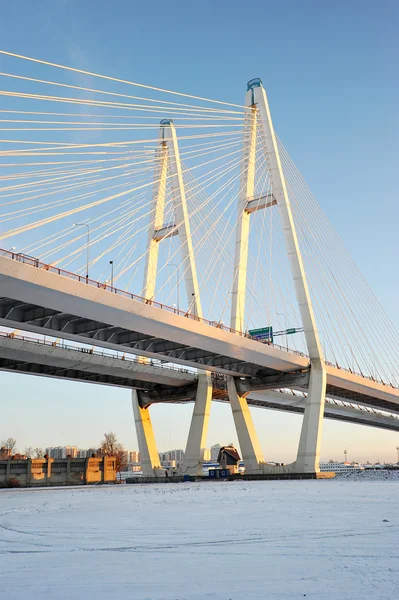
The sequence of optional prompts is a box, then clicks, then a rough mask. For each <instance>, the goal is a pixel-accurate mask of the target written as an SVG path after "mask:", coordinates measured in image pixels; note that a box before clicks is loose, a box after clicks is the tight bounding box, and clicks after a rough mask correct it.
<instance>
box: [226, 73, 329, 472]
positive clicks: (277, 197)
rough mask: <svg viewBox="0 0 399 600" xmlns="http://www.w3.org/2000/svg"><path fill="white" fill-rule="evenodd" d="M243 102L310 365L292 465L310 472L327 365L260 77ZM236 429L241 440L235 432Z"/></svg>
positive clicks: (240, 241)
mask: <svg viewBox="0 0 399 600" xmlns="http://www.w3.org/2000/svg"><path fill="white" fill-rule="evenodd" d="M246 106H249V107H251V111H254V112H256V113H257V115H258V116H257V120H258V122H259V125H260V127H261V129H262V133H263V137H264V141H265V148H264V150H265V155H266V160H267V164H268V168H269V174H270V180H271V183H272V190H273V193H272V195H271V196H270V198H269V200H268V199H266V198H265V199H263V200H264V201H262V202H259V200H261V199H257V200H258V203H257V205H256V206H257V208H258V209H259V208H265V207H267V206H272V205H274V204H277V207H278V210H279V214H280V218H281V222H282V228H283V233H284V239H285V245H286V249H287V254H288V258H289V263H290V268H291V274H292V278H293V282H294V289H295V294H296V298H297V301H298V306H299V311H300V314H301V318H302V324H303V328H304V333H305V339H306V344H307V347H308V352H309V356H310V364H311V371H310V382H309V389H308V397H307V400H306V405H305V413H304V418H303V424H302V430H301V436H300V441H299V447H298V454H297V460H296V462H295V463H294V464H293V465H292V466H291V467H292V469H293V470H295V471H297V472H301V473H307V472H309V473H312V472H317V471H319V456H320V442H321V430H322V423H323V415H324V403H325V392H326V368H325V363H324V357H323V351H322V347H321V343H320V339H319V334H318V331H317V327H316V321H315V317H314V312H313V307H312V301H311V297H310V293H309V288H308V285H307V281H306V273H305V268H304V265H303V260H302V256H301V251H300V248H299V243H298V238H297V234H296V228H295V223H294V219H293V215H292V210H291V204H290V199H289V196H288V192H287V187H286V184H285V178H284V173H283V169H282V166H281V161H280V155H279V150H278V146H277V141H276V136H275V133H274V128H273V122H272V118H271V114H270V109H269V105H268V101H267V96H266V92H265V89H264V88H263V85H262V82H261V80H260V79H253V80H251V81H250V82H249V83H248V86H247V95H246ZM251 114H252V112H251ZM255 127H256V117H252V119H247V131H246V136H245V144H246V145H245V148H244V165H243V171H242V181H241V196H240V198H239V219H238V225H237V237H236V253H235V261H236V262H235V268H234V277H235V280H234V286H233V303H232V319H231V323H232V327H234V328H235V329H239V330H240V331H243V329H244V320H243V319H244V308H245V287H246V269H247V262H248V235H249V215H250V212H251V210H252V204H251V203H253V200H251V198H250V197H249V196H248V195H247V196H245V193H247V194H248V190H249V191H251V190H253V189H254V181H253V177H254V174H253V171H252V168H251V165H252V163H253V162H254V160H255V152H254V153H252V147H253V144H254V142H253V136H254V135H256V131H255ZM255 143H256V141H255ZM248 179H250V181H248ZM252 193H253V192H252ZM235 292H236V293H235ZM230 388H231V384H230ZM230 388H229V396H230V402H231V401H232V398H234V396H236V395H234V394H230ZM235 403H236V406H235V408H234V409H235V410H238V409H239V407H238V404H237V401H236V402H235ZM241 421H242V422H244V420H243V419H241ZM241 427H245V423H244V424H241ZM237 433H238V435H239V439H240V434H239V432H238V430H237ZM248 435H249V437H250V438H251V437H252V438H254V435H255V436H256V434H254V430H253V431H252V433H251V431H249V433H248V431H246V432H241V437H244V438H247V437H248ZM240 443H241V442H240ZM257 446H258V441H257V438H256V439H255V438H254V443H253V448H254V455H256V452H255V449H256V447H257ZM244 460H245V458H244Z"/></svg>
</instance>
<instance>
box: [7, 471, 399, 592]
mask: <svg viewBox="0 0 399 600" xmlns="http://www.w3.org/2000/svg"><path fill="white" fill-rule="evenodd" d="M398 492H399V480H381V481H370V480H357V479H355V480H347V479H345V480H342V479H336V480H332V481H262V482H255V481H254V482H249V481H237V482H206V483H184V484H182V483H180V484H174V483H169V484H164V485H160V484H152V485H124V486H123V485H121V486H110V487H97V486H96V487H85V488H70V489H52V490H49V489H42V490H1V491H0V552H1V557H0V565H1V569H0V571H1V579H0V598H1V600H16V599H18V600H21V599H23V600H25V599H37V600H67V599H68V600H71V599H74V600H75V599H85V600H91V599H93V600H94V599H95V600H105V599H107V600H109V599H112V600H124V599H132V600H161V599H162V600H229V599H231V600H268V599H272V600H274V599H277V600H280V599H283V600H288V599H289V600H294V599H297V598H298V599H299V598H301V599H302V598H304V597H306V599H307V600H365V599H366V600H368V599H370V600H396V599H397V598H399V560H398V559H399V543H398V542H399V536H398V526H399V511H398Z"/></svg>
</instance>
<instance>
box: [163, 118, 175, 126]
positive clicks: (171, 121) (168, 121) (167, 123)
mask: <svg viewBox="0 0 399 600" xmlns="http://www.w3.org/2000/svg"><path fill="white" fill-rule="evenodd" d="M171 123H173V120H172V119H162V121H161V122H160V125H170V124H171Z"/></svg>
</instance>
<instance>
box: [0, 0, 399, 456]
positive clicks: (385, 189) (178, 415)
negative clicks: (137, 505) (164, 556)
mask: <svg viewBox="0 0 399 600" xmlns="http://www.w3.org/2000/svg"><path fill="white" fill-rule="evenodd" d="M398 13H399V8H398V4H397V2H396V1H394V0H392V1H382V2H381V1H380V2H378V3H376V2H371V1H368V0H365V1H364V0H363V1H360V0H359V1H356V0H352V1H339V0H338V1H335V2H319V1H310V0H303V1H301V2H298V1H296V0H290V1H282V2H279V3H275V2H269V1H259V0H257V1H254V2H253V3H251V5H250V6H249V5H245V4H244V3H242V2H238V1H235V0H233V1H227V0H224V1H219V2H217V3H215V2H210V1H207V0H206V1H201V2H199V1H197V2H176V1H170V2H167V3H165V2H158V1H153V2H150V3H141V2H128V1H120V2H116V3H112V4H111V3H110V2H107V1H105V0H96V1H94V0H86V1H85V2H81V1H76V0H65V1H55V0H48V1H45V0H41V2H35V3H34V2H30V1H29V0H24V1H22V0H14V2H12V3H6V4H4V6H2V19H1V23H0V33H1V45H2V48H4V49H6V50H9V51H11V52H17V53H20V54H27V55H30V56H37V57H39V58H43V59H47V60H51V61H53V62H59V63H61V64H67V65H71V66H74V67H78V68H83V69H87V70H92V71H97V72H100V73H105V74H111V75H114V76H117V77H118V76H119V77H123V78H126V79H130V80H133V81H140V82H143V83H147V84H151V85H155V86H159V87H166V88H169V89H173V90H182V91H184V92H187V93H192V94H197V95H201V96H205V97H210V98H217V99H222V100H226V101H229V102H236V103H238V104H241V103H242V101H243V96H244V93H245V84H246V82H247V81H248V80H249V79H251V78H252V77H257V76H259V77H261V78H262V79H263V82H264V85H265V87H266V89H267V91H268V95H269V101H270V104H271V108H272V111H273V118H274V123H275V127H276V130H277V132H278V134H279V136H280V138H281V139H282V140H283V142H284V144H285V146H286V148H287V149H288V150H289V152H290V154H291V156H292V157H293V158H294V160H295V162H296V164H297V166H298V167H299V168H300V170H301V171H302V174H303V175H304V177H305V179H306V180H307V182H308V184H309V185H310V187H311V189H312V190H313V192H314V193H315V195H316V197H317V198H318V200H319V202H320V204H321V205H322V207H323V209H324V211H325V212H326V213H327V215H328V217H329V218H330V219H331V221H332V222H333V224H334V226H335V228H336V229H337V231H338V232H339V233H340V235H341V237H342V238H343V240H344V243H345V245H346V247H347V248H348V250H349V251H350V253H351V254H352V256H353V257H354V258H355V260H356V262H357V263H358V265H359V266H360V268H361V270H362V272H363V273H364V275H365V276H366V279H367V280H368V281H369V283H370V284H371V286H372V288H373V289H374V291H375V292H376V294H377V296H378V297H379V299H380V301H381V303H382V304H383V306H384V307H385V309H386V310H387V312H388V314H389V315H390V316H391V318H392V320H393V321H394V323H395V324H396V325H398V324H399V316H398V309H397V298H398V292H399V283H398V275H397V273H398V269H397V257H398V236H397V224H398V221H399V219H398V217H399V208H398V202H397V190H396V181H395V180H394V174H395V170H397V149H396V147H397V142H398V116H397V106H398V89H399V85H398V78H397V56H398V41H397V27H398V16H399V15H398ZM0 378H1V379H0V380H1V383H2V390H4V395H3V402H4V401H7V402H8V400H7V399H9V400H10V402H8V404H7V408H8V410H7V415H6V417H5V418H3V419H2V423H1V426H0V427H1V429H0V436H1V437H5V436H8V435H14V436H15V437H17V439H18V441H19V445H20V446H22V447H23V446H25V445H35V446H36V445H46V444H57V443H72V444H74V443H76V444H79V445H81V446H86V445H90V444H92V443H95V442H96V441H98V440H99V439H100V438H101V436H102V434H103V432H104V431H106V430H108V429H111V428H112V429H114V430H115V431H116V432H117V433H118V434H119V437H120V438H121V440H122V441H123V442H124V443H125V445H126V446H129V447H131V448H133V447H134V446H135V445H136V442H135V435H134V432H133V423H132V421H131V415H130V406H129V394H128V393H127V392H124V391H119V390H114V389H112V388H100V387H97V386H92V387H89V386H86V385H83V384H82V385H79V384H73V383H70V384H65V383H59V382H55V381H51V380H46V381H44V380H40V379H33V378H32V379H31V378H22V377H18V376H15V375H8V374H7V375H5V374H3V375H1V376H0ZM190 411H191V407H174V408H173V409H170V408H168V409H166V408H165V407H156V409H154V414H155V417H154V418H155V424H156V427H157V428H158V430H159V431H158V434H159V435H158V437H159V447H160V448H161V449H163V448H165V447H169V446H182V445H184V442H185V435H186V431H187V424H188V419H189V414H190ZM213 413H214V418H213V419H212V423H211V430H210V435H209V442H210V443H214V442H216V441H221V442H224V441H231V440H235V435H234V431H233V427H232V421H231V418H230V414H229V412H228V407H223V406H218V405H216V406H215V407H214V411H213ZM21 415H23V417H22V418H21ZM169 415H170V416H169ZM256 419H257V423H258V430H259V434H260V437H261V438H262V440H263V442H264V444H263V445H264V448H265V450H266V451H267V456H268V457H270V458H275V459H278V458H279V457H281V460H288V458H289V457H291V458H293V456H292V455H293V453H294V450H295V446H296V441H297V437H298V432H299V425H300V419H299V418H298V417H295V416H287V415H279V414H275V413H272V412H268V411H263V412H262V414H261V415H259V416H258V413H256ZM89 421H90V428H88V430H87V431H86V428H85V427H84V426H83V424H84V423H86V422H89ZM33 424H34V427H32V425H33ZM276 431H278V432H280V433H279V434H278V435H277V434H276V433H275V432H276ZM325 431H326V435H325V440H324V449H323V453H325V458H330V456H329V454H333V455H334V456H336V457H339V456H340V452H341V449H343V447H344V446H349V448H347V449H348V451H349V452H351V451H350V447H351V446H352V448H353V455H355V454H356V457H358V458H368V457H369V458H370V459H372V458H377V455H378V456H380V458H381V459H383V458H386V459H389V458H390V459H392V458H393V457H394V455H395V445H397V443H398V439H397V435H395V434H393V433H387V432H378V431H374V430H371V429H367V428H362V427H358V428H354V427H352V426H349V425H344V424H337V423H331V424H328V423H326V428H325ZM282 432H284V434H283V433H282ZM335 449H336V450H335ZM327 454H328V456H327Z"/></svg>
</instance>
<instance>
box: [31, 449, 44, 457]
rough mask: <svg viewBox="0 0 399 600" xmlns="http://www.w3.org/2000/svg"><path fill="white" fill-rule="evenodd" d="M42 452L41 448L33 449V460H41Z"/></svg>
mask: <svg viewBox="0 0 399 600" xmlns="http://www.w3.org/2000/svg"><path fill="white" fill-rule="evenodd" d="M43 457H44V450H43V448H34V449H33V458H43Z"/></svg>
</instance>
